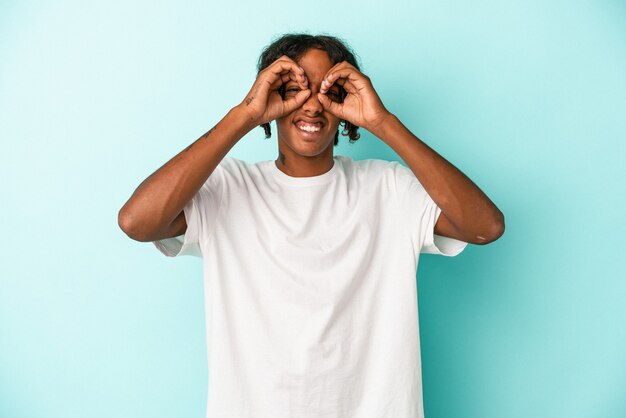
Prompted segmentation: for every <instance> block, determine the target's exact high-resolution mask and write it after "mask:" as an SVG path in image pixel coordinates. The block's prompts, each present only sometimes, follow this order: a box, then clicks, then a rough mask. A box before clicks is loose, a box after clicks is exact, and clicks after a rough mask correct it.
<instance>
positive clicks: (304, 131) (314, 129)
mask: <svg viewBox="0 0 626 418" xmlns="http://www.w3.org/2000/svg"><path fill="white" fill-rule="evenodd" d="M295 125H296V129H297V130H298V131H299V132H300V134H301V135H302V136H304V137H305V138H316V137H318V136H320V135H321V132H322V123H319V122H318V123H307V122H303V121H298V122H297V123H295Z"/></svg>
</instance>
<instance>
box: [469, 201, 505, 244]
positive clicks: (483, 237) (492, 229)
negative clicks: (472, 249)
mask: <svg viewBox="0 0 626 418" xmlns="http://www.w3.org/2000/svg"><path fill="white" fill-rule="evenodd" d="M504 229H505V226H504V214H503V213H502V212H500V211H499V210H498V211H497V213H496V215H494V216H493V217H492V219H491V220H490V222H489V224H488V226H487V227H486V228H484V231H483V232H482V233H481V234H478V235H476V241H475V242H474V244H478V245H485V244H489V243H492V242H494V241H496V240H497V239H498V238H500V237H501V236H502V235H503V234H504Z"/></svg>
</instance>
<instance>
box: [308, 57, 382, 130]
mask: <svg viewBox="0 0 626 418" xmlns="http://www.w3.org/2000/svg"><path fill="white" fill-rule="evenodd" d="M334 83H337V84H338V85H340V86H342V87H343V88H344V89H345V91H346V93H347V95H346V97H345V98H344V99H343V102H342V103H337V102H334V101H332V100H331V99H330V98H329V97H328V96H327V95H326V92H327V91H328V89H329V88H330V87H331V86H332V85H333V84H334ZM317 97H318V99H319V101H320V103H322V106H324V109H325V110H327V111H329V112H330V113H332V114H333V115H335V116H337V117H338V118H341V119H343V120H345V121H348V122H350V123H351V124H353V125H356V126H360V127H363V128H365V129H367V130H368V131H370V132H375V131H376V130H377V128H379V127H380V126H381V125H382V123H383V121H384V120H385V119H386V118H387V117H388V116H389V115H390V112H389V111H388V110H387V109H386V108H385V106H384V105H383V102H382V101H381V100H380V97H378V94H377V93H376V91H375V90H374V86H372V82H371V81H370V78H369V77H368V76H366V75H365V74H363V73H361V72H360V71H359V70H357V69H356V68H355V67H354V66H353V65H352V64H350V63H348V62H347V61H342V62H340V63H337V64H335V65H334V66H333V67H332V68H331V69H330V70H328V72H327V73H326V76H325V77H324V80H323V81H322V85H321V87H320V92H319V93H318V94H317Z"/></svg>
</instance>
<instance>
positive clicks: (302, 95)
mask: <svg viewBox="0 0 626 418" xmlns="http://www.w3.org/2000/svg"><path fill="white" fill-rule="evenodd" d="M289 80H294V81H297V82H298V83H299V84H300V85H301V86H302V87H303V91H301V92H299V93H298V94H297V95H296V96H294V97H291V98H289V99H287V100H283V98H282V97H281V96H280V94H279V93H278V89H279V87H280V86H281V85H282V84H284V83H285V82H287V81H289ZM306 84H307V82H306V79H305V76H304V70H303V69H302V68H300V67H299V66H298V64H296V63H295V61H293V60H292V59H291V58H289V57H287V56H285V55H283V56H282V57H279V58H278V59H276V60H275V61H274V62H273V63H271V64H270V65H269V66H268V67H267V68H265V69H264V70H263V71H261V72H260V73H259V74H258V76H257V79H256V80H255V82H254V84H253V85H252V88H251V89H250V91H249V92H248V95H247V96H246V98H245V99H244V101H243V102H241V103H240V104H239V105H237V106H235V107H234V108H232V109H231V110H230V111H229V112H228V113H227V114H226V116H224V118H222V120H220V121H219V122H218V123H217V125H215V126H214V127H213V128H211V130H209V131H208V132H207V133H205V134H204V135H202V136H201V137H200V138H198V139H197V140H196V141H195V142H194V143H192V144H191V145H189V146H188V147H187V148H185V149H184V150H182V151H181V152H180V153H178V154H177V155H176V156H175V157H173V158H172V159H171V160H169V161H168V162H167V163H165V164H164V165H163V166H162V167H161V168H159V169H158V170H157V171H155V172H154V173H152V174H151V175H150V177H148V178H147V179H145V180H144V181H143V182H142V183H141V184H140V185H139V187H137V189H136V190H135V192H134V193H133V195H132V196H131V197H130V199H129V200H128V201H127V202H126V204H125V205H124V206H123V207H122V208H121V209H120V211H119V213H118V220H117V222H118V224H119V226H120V228H121V229H122V230H123V231H124V232H125V233H126V235H128V236H129V237H131V238H132V239H134V240H137V241H144V242H147V241H156V240H159V239H163V238H169V237H175V236H178V235H181V234H183V233H185V231H186V230H187V221H186V219H185V214H184V211H183V208H184V207H185V205H186V204H187V202H189V201H190V200H191V199H192V198H193V196H194V195H195V194H196V193H197V192H198V190H200V187H202V185H203V184H204V183H205V182H206V181H207V179H208V178H209V176H210V175H211V173H213V171H214V170H215V167H217V166H218V164H219V163H220V161H222V159H223V158H224V157H225V156H226V154H227V153H228V151H229V150H230V149H231V148H232V147H233V146H234V145H235V144H236V143H237V141H239V140H240V139H241V138H242V137H243V136H244V135H245V134H246V133H248V132H249V131H250V130H251V129H253V128H254V127H255V126H257V125H261V124H263V123H266V122H270V121H272V120H275V119H277V118H279V117H282V116H284V115H286V114H288V113H290V112H292V111H293V110H294V109H296V108H298V107H300V106H301V105H302V103H304V100H306V98H307V97H308V96H309V94H310V93H311V91H310V90H309V89H307V88H306Z"/></svg>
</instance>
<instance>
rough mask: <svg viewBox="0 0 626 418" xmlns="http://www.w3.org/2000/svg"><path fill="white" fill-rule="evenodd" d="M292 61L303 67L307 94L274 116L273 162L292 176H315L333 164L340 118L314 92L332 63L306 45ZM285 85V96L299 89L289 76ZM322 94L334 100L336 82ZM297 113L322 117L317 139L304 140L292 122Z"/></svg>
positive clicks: (336, 93) (324, 54)
mask: <svg viewBox="0 0 626 418" xmlns="http://www.w3.org/2000/svg"><path fill="white" fill-rule="evenodd" d="M296 62H297V63H298V65H299V66H300V67H302V68H303V69H304V75H305V84H304V85H305V87H306V89H308V90H310V91H311V94H310V95H309V97H308V98H307V99H306V100H305V102H304V103H303V104H302V106H301V107H300V108H298V109H296V110H294V111H293V112H291V113H289V114H287V115H285V116H283V117H281V118H277V119H276V127H277V129H278V158H277V159H276V166H277V167H278V168H279V169H280V170H281V171H283V172H284V173H286V174H288V175H290V176H293V177H309V176H317V175H320V174H323V173H325V172H327V171H328V170H330V169H331V167H332V165H333V143H334V140H335V133H336V132H337V129H338V127H339V122H340V121H341V120H342V119H341V118H339V117H337V116H336V115H335V114H333V113H332V112H329V111H328V110H326V109H325V108H324V106H323V105H322V103H321V102H320V100H319V97H318V96H317V93H318V92H319V91H320V89H321V84H322V80H323V79H324V76H325V75H326V73H327V72H328V70H330V69H331V68H332V67H333V63H332V61H331V60H330V58H329V57H328V54H327V53H326V52H325V51H323V50H319V49H309V50H308V51H306V52H305V53H304V55H303V56H302V57H300V59H299V60H298V61H296ZM285 87H286V92H285V99H289V98H293V97H294V96H295V94H296V93H297V92H298V91H300V90H301V88H300V86H299V85H298V83H297V82H296V81H294V80H289V81H288V82H287V83H286V85H285ZM324 97H330V98H331V99H332V100H336V101H338V100H339V88H338V86H337V85H335V86H333V87H332V88H331V89H330V90H329V91H327V96H326V95H325V96H324ZM300 116H304V117H308V118H317V117H320V118H322V119H323V120H324V126H323V127H322V131H323V133H322V138H321V139H320V140H319V141H305V140H304V139H303V138H302V136H301V135H300V134H299V132H298V128H297V127H296V126H295V124H294V122H295V120H296V119H297V118H298V117H300Z"/></svg>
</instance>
